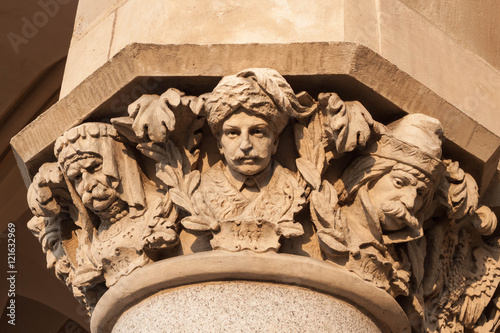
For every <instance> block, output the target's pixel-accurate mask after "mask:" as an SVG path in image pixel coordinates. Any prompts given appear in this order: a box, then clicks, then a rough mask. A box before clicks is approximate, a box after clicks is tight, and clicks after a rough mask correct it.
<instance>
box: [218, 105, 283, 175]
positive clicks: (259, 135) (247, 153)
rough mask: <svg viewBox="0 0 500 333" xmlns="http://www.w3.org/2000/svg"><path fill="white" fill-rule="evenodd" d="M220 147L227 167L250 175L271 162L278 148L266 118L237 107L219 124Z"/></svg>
mask: <svg viewBox="0 0 500 333" xmlns="http://www.w3.org/2000/svg"><path fill="white" fill-rule="evenodd" d="M219 145H220V151H221V153H222V154H223V155H224V158H225V160H226V162H227V165H228V166H229V168H231V169H232V170H234V171H237V172H239V173H241V174H244V175H247V176H252V175H255V174H258V173H259V172H261V171H263V170H264V169H265V168H266V167H267V166H268V165H269V163H270V162H271V157H272V155H273V154H274V153H276V149H277V148H278V133H275V132H274V131H273V130H272V129H271V127H270V126H269V123H268V122H267V121H266V120H265V119H263V118H261V117H259V116H256V115H253V114H251V113H250V112H248V111H247V110H244V109H241V108H240V109H239V110H238V111H236V112H235V113H233V114H232V115H231V116H230V117H229V118H228V119H227V120H226V121H225V122H224V124H223V125H222V133H221V135H220V139H219Z"/></svg>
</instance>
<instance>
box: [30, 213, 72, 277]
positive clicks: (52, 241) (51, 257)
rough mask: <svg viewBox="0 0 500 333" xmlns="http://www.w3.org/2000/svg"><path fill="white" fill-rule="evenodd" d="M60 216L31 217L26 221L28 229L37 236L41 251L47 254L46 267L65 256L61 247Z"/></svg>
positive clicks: (52, 265) (51, 265) (50, 266)
mask: <svg viewBox="0 0 500 333" xmlns="http://www.w3.org/2000/svg"><path fill="white" fill-rule="evenodd" d="M59 223H60V218H59V217H58V216H56V217H37V216H35V217H33V218H32V219H31V220H30V221H29V222H28V229H29V230H30V231H31V233H32V234H33V235H34V236H35V237H36V238H38V240H39V242H40V244H41V245H42V249H43V252H44V253H45V254H46V256H47V268H52V267H54V265H55V264H56V262H57V261H59V260H62V259H63V258H65V257H66V253H65V252H64V249H63V247H62V242H61V232H60V227H59Z"/></svg>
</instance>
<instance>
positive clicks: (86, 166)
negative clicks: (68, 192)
mask: <svg viewBox="0 0 500 333" xmlns="http://www.w3.org/2000/svg"><path fill="white" fill-rule="evenodd" d="M67 175H68V178H69V179H70V180H71V181H72V182H73V185H74V186H75V190H76V192H77V193H78V195H79V196H80V197H81V198H82V202H83V204H84V205H85V207H87V208H89V209H90V210H92V211H94V212H102V211H105V210H106V209H107V208H108V207H110V206H111V204H113V203H114V202H115V201H117V200H118V193H117V192H116V190H115V188H116V185H117V184H114V185H115V186H113V184H112V182H111V179H110V177H108V176H106V175H105V174H104V173H103V171H102V159H101V158H99V157H87V158H83V159H79V160H76V161H74V162H72V163H71V164H70V165H69V166H68V169H67Z"/></svg>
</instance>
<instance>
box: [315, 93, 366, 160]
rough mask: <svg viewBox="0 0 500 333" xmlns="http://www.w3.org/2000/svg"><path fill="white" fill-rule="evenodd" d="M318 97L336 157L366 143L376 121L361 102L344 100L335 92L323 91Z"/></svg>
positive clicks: (327, 135) (328, 136) (325, 129)
mask: <svg viewBox="0 0 500 333" xmlns="http://www.w3.org/2000/svg"><path fill="white" fill-rule="evenodd" d="M318 99H319V103H320V106H321V110H322V115H323V124H324V131H325V135H326V139H327V142H328V143H329V144H330V145H331V144H333V145H334V148H335V150H336V152H335V153H334V157H338V156H340V155H342V154H343V153H346V152H350V151H353V150H354V149H356V148H357V147H360V146H365V145H366V142H367V141H368V139H369V138H370V135H371V128H372V127H373V125H374V121H373V119H372V117H371V115H370V113H369V112H368V110H366V109H365V107H364V106H363V105H362V104H361V103H359V102H357V101H353V102H344V101H342V100H341V99H340V97H339V96H338V95H337V94H335V93H322V94H320V95H319V98H318Z"/></svg>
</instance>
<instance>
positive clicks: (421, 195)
mask: <svg viewBox="0 0 500 333" xmlns="http://www.w3.org/2000/svg"><path fill="white" fill-rule="evenodd" d="M424 194H425V189H423V188H419V189H417V195H418V196H419V197H423V196H424Z"/></svg>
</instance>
